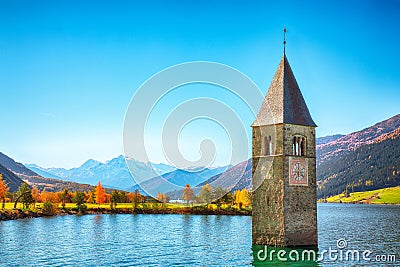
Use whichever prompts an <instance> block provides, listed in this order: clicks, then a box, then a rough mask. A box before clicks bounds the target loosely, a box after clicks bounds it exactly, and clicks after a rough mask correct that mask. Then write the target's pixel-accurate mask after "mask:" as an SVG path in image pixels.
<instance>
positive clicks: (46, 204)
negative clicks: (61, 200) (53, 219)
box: [42, 201, 57, 216]
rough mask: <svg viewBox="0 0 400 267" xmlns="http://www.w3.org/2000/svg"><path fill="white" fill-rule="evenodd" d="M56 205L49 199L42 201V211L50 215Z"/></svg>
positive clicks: (52, 213) (54, 211) (53, 212)
mask: <svg viewBox="0 0 400 267" xmlns="http://www.w3.org/2000/svg"><path fill="white" fill-rule="evenodd" d="M56 211H57V207H56V205H55V204H53V203H51V202H50V201H46V202H44V203H43V208H42V213H43V214H44V215H47V216H52V215H54V214H55V213H56Z"/></svg>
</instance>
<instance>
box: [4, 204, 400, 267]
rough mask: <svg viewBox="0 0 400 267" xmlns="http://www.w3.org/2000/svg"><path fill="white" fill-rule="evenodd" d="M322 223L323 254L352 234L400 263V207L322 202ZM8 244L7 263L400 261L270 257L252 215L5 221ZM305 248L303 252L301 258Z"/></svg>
mask: <svg viewBox="0 0 400 267" xmlns="http://www.w3.org/2000/svg"><path fill="white" fill-rule="evenodd" d="M318 227H319V228H318V235H319V248H318V249H319V252H321V250H323V249H328V248H329V247H332V248H337V247H336V245H337V244H336V241H337V240H338V239H340V238H344V239H346V240H347V242H348V248H349V249H359V250H366V249H369V250H372V251H373V252H374V254H377V253H388V254H396V255H397V262H399V261H400V255H399V254H398V253H399V248H400V206H374V205H344V204H341V205H339V204H338V205H335V204H322V205H318ZM0 248H1V253H0V266H3V265H6V266H10V265H11V266H43V265H45V266H66V265H70V266H88V265H89V266H98V265H103V266H110V265H113V266H132V265H141V266H167V265H169V266H170V265H176V266H188V265H194V266H221V265H222V266H252V265H254V266H359V265H360V264H361V265H363V266H368V265H371V266H372V265H373V266H395V264H394V263H391V264H389V263H382V264H376V263H374V262H345V261H335V262H329V261H326V260H324V261H322V262H321V263H315V262H312V261H305V262H304V261H299V262H293V261H291V260H288V261H286V262H282V261H279V259H278V257H277V254H275V257H273V259H272V261H271V260H267V259H266V260H263V257H264V256H265V253H264V251H265V247H262V246H261V247H260V246H257V247H252V245H251V217H249V216H199V215H172V214H171V215H130V214H126V215H125V214H120V215H85V216H57V217H52V218H36V219H26V220H16V221H3V222H0ZM271 249H275V248H269V247H268V248H267V250H268V253H269V252H270V251H271ZM260 250H263V251H262V252H260ZM303 250H304V249H296V251H298V253H299V255H301V253H302V252H303ZM290 251H291V249H290V250H287V252H286V256H288V253H290ZM259 252H260V254H259V256H260V257H258V256H257V253H259ZM294 256H295V254H294ZM260 259H261V260H260Z"/></svg>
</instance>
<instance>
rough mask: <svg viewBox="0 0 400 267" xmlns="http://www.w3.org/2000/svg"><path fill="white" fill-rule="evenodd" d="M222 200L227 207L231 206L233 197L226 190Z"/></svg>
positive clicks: (233, 200)
mask: <svg viewBox="0 0 400 267" xmlns="http://www.w3.org/2000/svg"><path fill="white" fill-rule="evenodd" d="M222 201H223V203H224V204H226V205H228V207H231V206H232V205H233V203H234V202H235V198H234V197H233V195H232V193H231V192H228V193H226V194H225V195H224V196H223V197H222Z"/></svg>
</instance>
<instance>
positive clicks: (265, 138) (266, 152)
mask: <svg viewBox="0 0 400 267" xmlns="http://www.w3.org/2000/svg"><path fill="white" fill-rule="evenodd" d="M264 155H265V156H269V140H268V138H267V137H266V136H265V137H264Z"/></svg>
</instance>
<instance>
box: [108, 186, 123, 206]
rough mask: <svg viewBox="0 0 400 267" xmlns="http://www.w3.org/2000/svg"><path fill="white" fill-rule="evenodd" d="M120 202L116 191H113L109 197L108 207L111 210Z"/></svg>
mask: <svg viewBox="0 0 400 267" xmlns="http://www.w3.org/2000/svg"><path fill="white" fill-rule="evenodd" d="M120 201H121V197H120V194H119V193H118V191H116V190H113V191H112V192H111V197H110V207H111V209H115V208H116V207H117V203H118V202H120Z"/></svg>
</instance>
